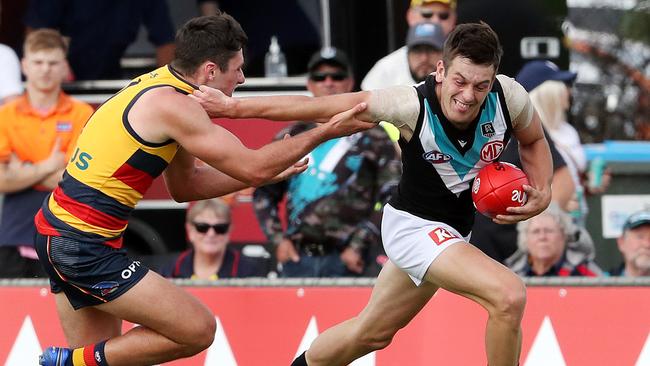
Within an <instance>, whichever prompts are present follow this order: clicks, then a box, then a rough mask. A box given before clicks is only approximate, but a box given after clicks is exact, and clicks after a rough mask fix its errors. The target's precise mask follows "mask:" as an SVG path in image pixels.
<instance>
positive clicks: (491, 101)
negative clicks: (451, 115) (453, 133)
mask: <svg viewBox="0 0 650 366" xmlns="http://www.w3.org/2000/svg"><path fill="white" fill-rule="evenodd" d="M497 98H498V93H496V92H491V93H489V94H488V96H487V98H486V99H485V106H484V108H483V110H482V111H481V116H480V118H479V123H478V126H477V128H476V130H475V132H474V142H473V144H472V148H471V149H470V150H469V151H467V152H466V153H465V155H463V154H461V153H460V152H459V151H458V150H457V149H456V146H455V145H454V144H453V143H452V142H451V141H450V140H449V137H448V136H447V134H446V133H445V131H444V129H443V128H442V124H441V123H440V120H439V119H438V116H437V115H435V114H434V113H433V112H432V111H431V107H429V101H428V100H426V99H425V102H426V103H424V106H425V108H426V112H427V116H428V120H429V128H431V130H432V131H433V136H434V137H435V140H436V144H437V145H438V147H439V148H440V149H441V152H443V153H445V154H449V155H450V156H451V157H452V159H451V161H450V164H451V166H452V167H453V168H454V170H455V171H456V174H458V177H460V179H463V178H464V177H465V175H466V174H467V173H468V172H469V171H470V170H471V169H472V168H473V167H474V166H476V164H477V163H478V161H479V159H480V158H481V149H482V148H483V145H485V143H486V142H487V141H488V140H489V137H486V136H483V134H482V133H481V125H482V124H483V123H485V122H492V121H494V117H495V115H496V111H497V105H496V104H497V103H498V102H499V101H498V99H497Z"/></svg>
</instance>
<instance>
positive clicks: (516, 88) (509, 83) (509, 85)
mask: <svg viewBox="0 0 650 366" xmlns="http://www.w3.org/2000/svg"><path fill="white" fill-rule="evenodd" d="M496 79H497V80H498V81H499V85H501V89H502V90H503V93H504V94H512V95H523V96H528V92H526V89H524V87H523V86H521V84H519V82H517V80H515V79H513V78H511V77H510V76H507V75H503V74H498V75H497V76H496Z"/></svg>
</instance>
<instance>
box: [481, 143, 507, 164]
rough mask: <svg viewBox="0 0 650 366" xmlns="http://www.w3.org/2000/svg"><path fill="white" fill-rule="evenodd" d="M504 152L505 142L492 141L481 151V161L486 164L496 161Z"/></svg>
mask: <svg viewBox="0 0 650 366" xmlns="http://www.w3.org/2000/svg"><path fill="white" fill-rule="evenodd" d="M502 151H503V141H490V142H488V143H487V144H485V145H484V146H483V148H482V149H481V160H483V161H485V162H486V163H491V162H493V161H495V160H496V159H497V158H498V157H499V155H501V152H502Z"/></svg>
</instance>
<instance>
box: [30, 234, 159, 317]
mask: <svg viewBox="0 0 650 366" xmlns="http://www.w3.org/2000/svg"><path fill="white" fill-rule="evenodd" d="M35 244H36V252H37V253H38V258H39V260H40V261H41V264H42V265H43V267H44V268H45V271H46V272H47V274H48V276H49V277H50V287H51V289H52V292H53V293H59V292H61V291H63V292H64V293H65V295H66V296H67V297H68V300H69V301H70V304H71V305H72V307H73V308H74V309H75V310H76V309H81V308H83V307H86V306H93V305H99V304H102V303H105V302H109V301H111V300H114V299H116V298H118V297H119V296H120V295H122V294H123V293H125V292H126V291H128V290H129V289H130V288H131V287H133V286H134V285H135V284H136V283H138V282H139V281H140V280H141V279H142V278H143V277H144V276H145V275H146V274H147V272H148V271H149V269H148V268H147V267H145V266H143V265H141V264H140V262H139V261H136V260H132V259H129V258H128V257H127V255H126V250H124V249H114V248H111V247H109V246H107V245H104V244H101V243H93V242H87V241H80V240H76V239H71V238H66V237H63V236H44V235H40V234H36V242H35Z"/></svg>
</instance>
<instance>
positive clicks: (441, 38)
mask: <svg viewBox="0 0 650 366" xmlns="http://www.w3.org/2000/svg"><path fill="white" fill-rule="evenodd" d="M445 38H446V37H445V32H444V31H443V30H442V26H440V24H436V23H429V22H424V23H418V24H415V25H413V26H412V27H411V28H409V32H408V34H407V35H406V46H407V47H408V48H411V47H414V46H420V45H427V46H431V47H433V48H435V49H437V50H442V47H443V46H444V45H445Z"/></svg>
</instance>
